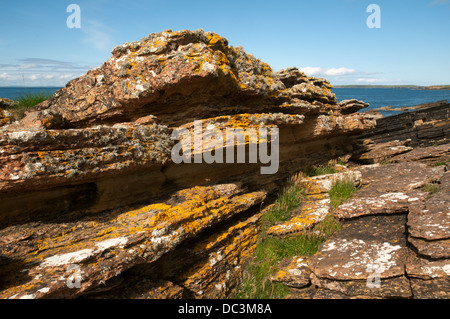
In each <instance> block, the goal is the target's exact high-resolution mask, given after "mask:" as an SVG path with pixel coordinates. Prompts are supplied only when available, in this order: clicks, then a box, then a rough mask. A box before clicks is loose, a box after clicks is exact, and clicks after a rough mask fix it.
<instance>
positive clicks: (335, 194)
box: [329, 179, 358, 209]
mask: <svg viewBox="0 0 450 319" xmlns="http://www.w3.org/2000/svg"><path fill="white" fill-rule="evenodd" d="M357 190H358V189H357V187H356V186H355V183H354V182H353V180H351V179H342V180H336V181H335V182H334V183H333V185H332V187H331V190H330V193H329V194H330V202H331V207H333V209H336V208H337V207H338V206H339V205H341V204H342V203H343V202H345V201H346V200H348V199H349V198H350V197H352V195H353V194H354V193H355V192H356V191H357Z"/></svg>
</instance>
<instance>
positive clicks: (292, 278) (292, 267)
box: [270, 256, 311, 288]
mask: <svg viewBox="0 0 450 319" xmlns="http://www.w3.org/2000/svg"><path fill="white" fill-rule="evenodd" d="M280 266H281V269H280V270H279V271H278V272H277V273H276V274H275V275H273V276H272V277H271V278H270V280H271V281H273V282H281V283H283V284H285V285H286V286H288V287H293V288H303V287H305V286H307V285H309V284H310V282H311V278H310V275H311V271H310V270H309V267H308V257H298V256H296V257H293V258H292V259H291V260H290V262H289V263H287V265H286V266H285V267H283V266H282V265H280Z"/></svg>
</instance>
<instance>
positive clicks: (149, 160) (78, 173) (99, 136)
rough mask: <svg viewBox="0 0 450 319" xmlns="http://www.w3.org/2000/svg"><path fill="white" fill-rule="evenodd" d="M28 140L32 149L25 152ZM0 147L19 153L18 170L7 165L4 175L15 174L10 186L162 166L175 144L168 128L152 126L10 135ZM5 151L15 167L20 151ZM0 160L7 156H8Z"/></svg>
mask: <svg viewBox="0 0 450 319" xmlns="http://www.w3.org/2000/svg"><path fill="white" fill-rule="evenodd" d="M5 136H6V137H5ZM31 140H33V145H32V146H30V147H27V143H31ZM0 143H1V144H5V145H8V143H10V144H13V145H14V144H16V145H20V146H18V147H19V148H21V149H22V150H23V152H22V154H21V164H20V168H18V167H17V166H14V167H15V168H13V167H11V168H10V167H9V166H8V165H6V166H5V167H4V168H3V170H4V171H7V170H11V171H14V174H12V176H10V180H28V179H33V178H37V177H39V178H46V179H47V178H50V177H61V178H65V179H72V178H76V177H82V176H86V175H89V174H92V173H101V172H107V171H111V170H112V171H114V170H122V169H125V168H128V167H139V166H148V165H154V164H160V165H162V164H165V163H166V162H167V161H169V159H170V154H171V148H172V146H173V143H174V141H172V140H171V139H170V130H169V129H168V128H167V127H166V126H163V125H159V124H151V125H116V126H114V127H107V126H96V127H93V128H89V129H72V130H63V131H57V130H49V131H46V132H34V131H32V132H28V131H19V132H9V133H8V134H4V135H3V139H0ZM7 150H8V151H9V153H10V155H9V156H11V159H12V161H11V162H14V158H15V157H16V156H17V155H14V154H11V152H12V151H15V152H17V151H19V150H15V149H14V148H11V147H10V148H8V149H7ZM3 155H7V154H6V151H4V153H3ZM7 156H8V155H7Z"/></svg>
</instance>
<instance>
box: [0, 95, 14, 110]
mask: <svg viewBox="0 0 450 319" xmlns="http://www.w3.org/2000/svg"><path fill="white" fill-rule="evenodd" d="M14 104H16V102H15V101H13V100H10V99H5V98H1V97H0V109H8V108H10V107H13V106H14Z"/></svg>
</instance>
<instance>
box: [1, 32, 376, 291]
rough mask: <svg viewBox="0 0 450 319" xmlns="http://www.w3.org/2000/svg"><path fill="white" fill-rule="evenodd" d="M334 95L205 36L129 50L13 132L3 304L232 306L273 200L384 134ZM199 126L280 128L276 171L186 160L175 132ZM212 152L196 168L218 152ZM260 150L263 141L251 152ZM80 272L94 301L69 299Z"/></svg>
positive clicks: (158, 37)
mask: <svg viewBox="0 0 450 319" xmlns="http://www.w3.org/2000/svg"><path fill="white" fill-rule="evenodd" d="M331 88H332V87H331V85H330V83H329V82H328V81H326V80H324V79H318V78H314V77H307V76H306V75H305V74H303V73H302V72H300V71H299V70H298V69H296V68H290V69H287V70H282V71H280V72H276V73H275V72H273V71H272V69H271V68H270V67H269V66H268V65H267V64H266V63H264V62H261V61H260V60H258V59H256V58H255V57H253V56H252V55H249V54H247V53H245V52H244V50H243V49H242V48H241V47H238V48H233V47H231V46H229V45H228V41H227V40H226V39H225V38H222V37H220V36H219V35H217V34H214V33H210V32H203V31H201V30H197V31H178V32H172V31H170V30H167V31H164V32H161V33H157V34H152V35H149V36H148V37H146V38H144V39H141V40H140V41H137V42H133V43H126V44H124V45H121V46H118V47H116V48H115V49H114V50H113V52H112V57H111V58H110V59H108V60H107V61H106V62H105V63H104V64H103V65H102V66H100V67H99V68H96V69H93V70H91V71H89V72H88V73H87V74H85V75H83V76H82V77H80V78H78V79H74V80H72V81H71V82H69V83H68V84H67V86H66V87H65V88H63V89H61V90H59V91H57V92H56V93H55V94H54V96H53V97H52V98H50V99H49V100H48V101H45V102H43V103H41V104H40V105H38V106H36V107H35V108H33V109H31V110H30V111H29V112H27V113H26V116H25V118H24V119H22V120H21V121H19V122H14V123H11V124H7V125H6V126H3V127H2V128H1V130H0V164H1V170H0V211H1V214H0V225H1V226H0V238H1V239H0V254H1V255H0V265H1V267H0V297H2V298H77V297H86V298H90V297H92V298H102V296H104V297H110V298H159V297H167V298H179V297H188V298H225V297H228V296H229V294H230V293H231V292H232V291H233V290H234V288H235V287H236V285H237V284H238V282H239V279H240V274H241V271H242V267H243V264H244V262H245V260H246V259H247V258H248V257H249V256H250V254H251V252H252V251H253V249H254V243H255V240H256V235H257V232H258V229H259V228H258V227H259V218H260V215H259V214H258V213H257V212H258V208H259V207H260V205H262V202H263V200H264V199H265V197H266V194H267V191H270V192H275V191H276V189H277V188H278V187H279V186H281V185H282V184H283V183H284V182H285V180H286V178H288V177H289V176H290V175H292V174H293V173H295V172H298V171H299V170H300V169H302V168H304V167H306V165H307V164H308V165H309V164H311V165H312V164H315V163H321V162H324V161H328V160H329V159H331V158H337V157H339V156H341V155H342V156H348V155H349V153H351V152H352V151H353V150H354V145H356V143H355V137H354V135H355V134H357V133H360V132H362V131H364V130H366V129H368V128H374V126H375V121H374V120H373V119H372V118H370V117H368V116H366V115H364V114H359V113H358V114H348V113H349V112H351V111H352V110H354V109H355V108H357V107H359V106H361V105H363V103H362V102H361V103H360V102H356V101H354V102H351V103H350V102H349V103H344V104H342V105H339V104H337V101H336V96H335V94H334V93H333V92H332V91H331ZM358 105H359V106H358ZM197 120H203V123H202V129H201V132H202V135H206V136H207V137H210V136H212V135H213V134H212V133H213V132H221V133H223V132H224V131H226V129H227V128H234V129H242V130H247V129H259V128H278V129H279V135H278V138H279V140H278V139H275V141H276V142H279V146H280V147H279V151H280V152H279V159H278V158H277V159H276V164H277V165H279V171H278V173H277V174H272V175H261V172H260V168H261V163H259V162H258V163H253V162H251V163H236V164H235V163H224V164H222V163H213V164H208V163H182V164H176V163H174V162H172V161H171V159H172V157H171V155H172V154H171V152H172V150H173V147H174V145H177V144H176V143H177V142H182V143H185V142H187V141H185V140H184V138H183V139H182V141H179V140H177V139H176V137H174V136H173V135H172V133H173V132H174V131H175V130H177V129H178V130H180V129H187V131H188V132H189V133H193V131H194V128H195V124H194V121H197ZM197 133H198V132H197ZM171 137H174V138H175V139H172V138H171ZM191 137H193V138H194V137H196V136H191ZM203 142H204V143H203V145H202V146H204V148H203V149H201V150H194V152H192V153H191V155H192V156H195V155H200V154H198V153H197V154H196V153H195V152H201V153H202V154H201V155H204V154H206V152H210V151H211V152H212V151H213V148H211V147H210V145H209V144H208V142H205V141H203ZM252 142H256V143H257V144H259V145H257V146H261V143H262V141H261V140H258V141H254V140H251V139H250V138H249V139H248V140H246V141H244V142H243V144H245V146H246V147H250V144H251V143H252ZM264 142H265V141H264ZM271 142H273V141H271ZM239 143H240V142H239V141H237V142H236V143H233V146H237V145H236V144H238V145H239ZM208 145H209V148H208ZM220 149H222V150H224V149H225V146H224V145H221V146H220V147H219V148H214V152H216V151H217V152H219V151H220ZM323 204H326V203H323ZM309 210H310V211H312V210H314V211H315V215H314V216H315V217H314V219H315V220H316V217H320V218H321V217H323V216H322V215H323V214H319V215H320V216H318V215H317V213H318V212H319V211H320V207H318V206H314V205H313V206H311V207H310V208H309ZM311 214H312V212H311ZM311 216H312V215H311ZM191 257H192V258H191ZM71 266H76V270H77V271H78V272H77V274H78V275H79V279H81V281H80V288H77V289H71V288H70V287H69V286H70V285H69V286H68V282H67V279H71V278H72V279H73V275H74V273H73V268H71Z"/></svg>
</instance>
